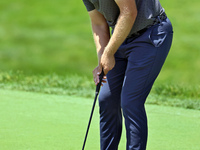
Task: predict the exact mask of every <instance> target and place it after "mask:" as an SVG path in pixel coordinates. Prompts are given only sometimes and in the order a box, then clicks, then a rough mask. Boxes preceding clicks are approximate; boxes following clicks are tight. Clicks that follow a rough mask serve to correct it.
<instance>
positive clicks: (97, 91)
mask: <svg viewBox="0 0 200 150" xmlns="http://www.w3.org/2000/svg"><path fill="white" fill-rule="evenodd" d="M103 76H104V72H103V70H102V72H101V74H100V75H99V83H98V84H97V86H96V92H95V98H94V103H93V106H92V111H91V114H90V119H89V123H88V127H87V131H86V134H85V139H84V143H83V147H82V150H84V147H85V143H86V139H87V135H88V131H89V128H90V123H91V120H92V115H93V112H94V107H95V104H96V100H97V97H98V95H99V91H100V87H101V82H102V79H103Z"/></svg>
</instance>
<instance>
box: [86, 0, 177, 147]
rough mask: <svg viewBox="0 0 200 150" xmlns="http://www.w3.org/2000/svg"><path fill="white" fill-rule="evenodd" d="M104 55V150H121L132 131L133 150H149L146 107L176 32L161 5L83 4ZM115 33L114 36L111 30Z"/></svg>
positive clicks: (137, 1)
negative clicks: (122, 133) (123, 138)
mask: <svg viewBox="0 0 200 150" xmlns="http://www.w3.org/2000/svg"><path fill="white" fill-rule="evenodd" d="M83 2H84V4H85V6H86V8H87V11H88V13H89V16H90V19H91V24H92V31H93V36H94V41H95V44H96V50H97V55H98V66H97V67H96V68H95V69H94V71H93V76H94V82H95V83H96V85H97V84H98V82H99V74H100V73H101V71H102V68H103V70H104V73H105V75H106V77H104V80H103V86H102V88H101V91H100V95H99V106H100V140H101V143H100V145H101V150H117V149H118V144H119V141H120V137H121V131H122V114H123V117H124V121H125V127H126V140H127V143H126V144H127V145H126V149H127V150H145V149H146V144H147V133H148V131H147V117H146V112H145V107H144V103H145V101H146V98H147V96H148V94H149V92H150V90H151V88H152V85H153V83H154V81H155V79H156V78H157V76H158V74H159V72H160V70H161V68H162V66H163V64H164V61H165V59H166V57H167V55H168V52H169V49H170V47H171V43H172V37H173V29H172V25H171V23H170V21H169V19H168V18H167V15H166V13H165V10H164V9H163V8H162V6H161V4H160V2H159V0H83ZM110 28H111V29H112V36H110V30H109V29H110Z"/></svg>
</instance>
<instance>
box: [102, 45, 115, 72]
mask: <svg viewBox="0 0 200 150" xmlns="http://www.w3.org/2000/svg"><path fill="white" fill-rule="evenodd" d="M101 65H102V67H103V70H104V74H105V75H106V74H107V73H108V71H110V70H112V69H113V68H114V66H115V57H114V54H112V53H109V51H107V50H106V49H105V50H104V53H103V54H102V56H101Z"/></svg>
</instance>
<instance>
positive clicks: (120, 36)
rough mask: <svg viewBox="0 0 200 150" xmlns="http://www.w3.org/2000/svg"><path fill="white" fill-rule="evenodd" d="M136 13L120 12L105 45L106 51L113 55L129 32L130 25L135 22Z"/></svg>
mask: <svg viewBox="0 0 200 150" xmlns="http://www.w3.org/2000/svg"><path fill="white" fill-rule="evenodd" d="M135 18H136V14H135V15H134V16H133V15H130V14H129V13H126V14H120V15H119V18H118V21H117V24H116V26H115V29H114V32H113V35H112V37H111V38H110V41H109V43H108V45H107V47H106V53H109V54H111V55H114V54H115V52H116V51H117V49H118V48H119V47H120V45H121V44H122V43H123V42H124V40H125V39H126V38H127V36H128V34H129V33H130V31H131V29H132V26H133V24H134V22H135Z"/></svg>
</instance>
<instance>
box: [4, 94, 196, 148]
mask: <svg viewBox="0 0 200 150" xmlns="http://www.w3.org/2000/svg"><path fill="white" fill-rule="evenodd" d="M0 95H1V101H0V108H1V109H0V116H1V120H0V124H1V128H0V146H1V149H3V150H13V149H15V150H25V149H30V150H53V149H54V150H56V149H57V150H66V149H67V150H76V149H81V147H82V143H83V139H84V136H85V131H86V127H87V123H88V120H89V115H90V112H91V107H92V103H93V99H91V98H89V99H88V98H82V97H74V96H66V95H65V96H64V95H49V94H42V93H33V92H23V91H13V90H0ZM146 108H147V114H148V118H149V119H148V122H149V138H148V146H147V150H160V149H162V150H183V149H190V150H198V149H199V147H200V144H199V138H200V131H199V126H200V120H199V118H200V115H199V111H196V110H188V109H182V108H172V107H165V106H155V105H146ZM98 118H99V115H98V106H97V107H96V109H95V112H94V116H93V120H92V124H91V128H90V132H89V135H88V139H87V143H86V149H99V123H98V122H99V121H98ZM123 149H125V132H124V130H123V135H122V139H121V143H120V146H119V150H123Z"/></svg>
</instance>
